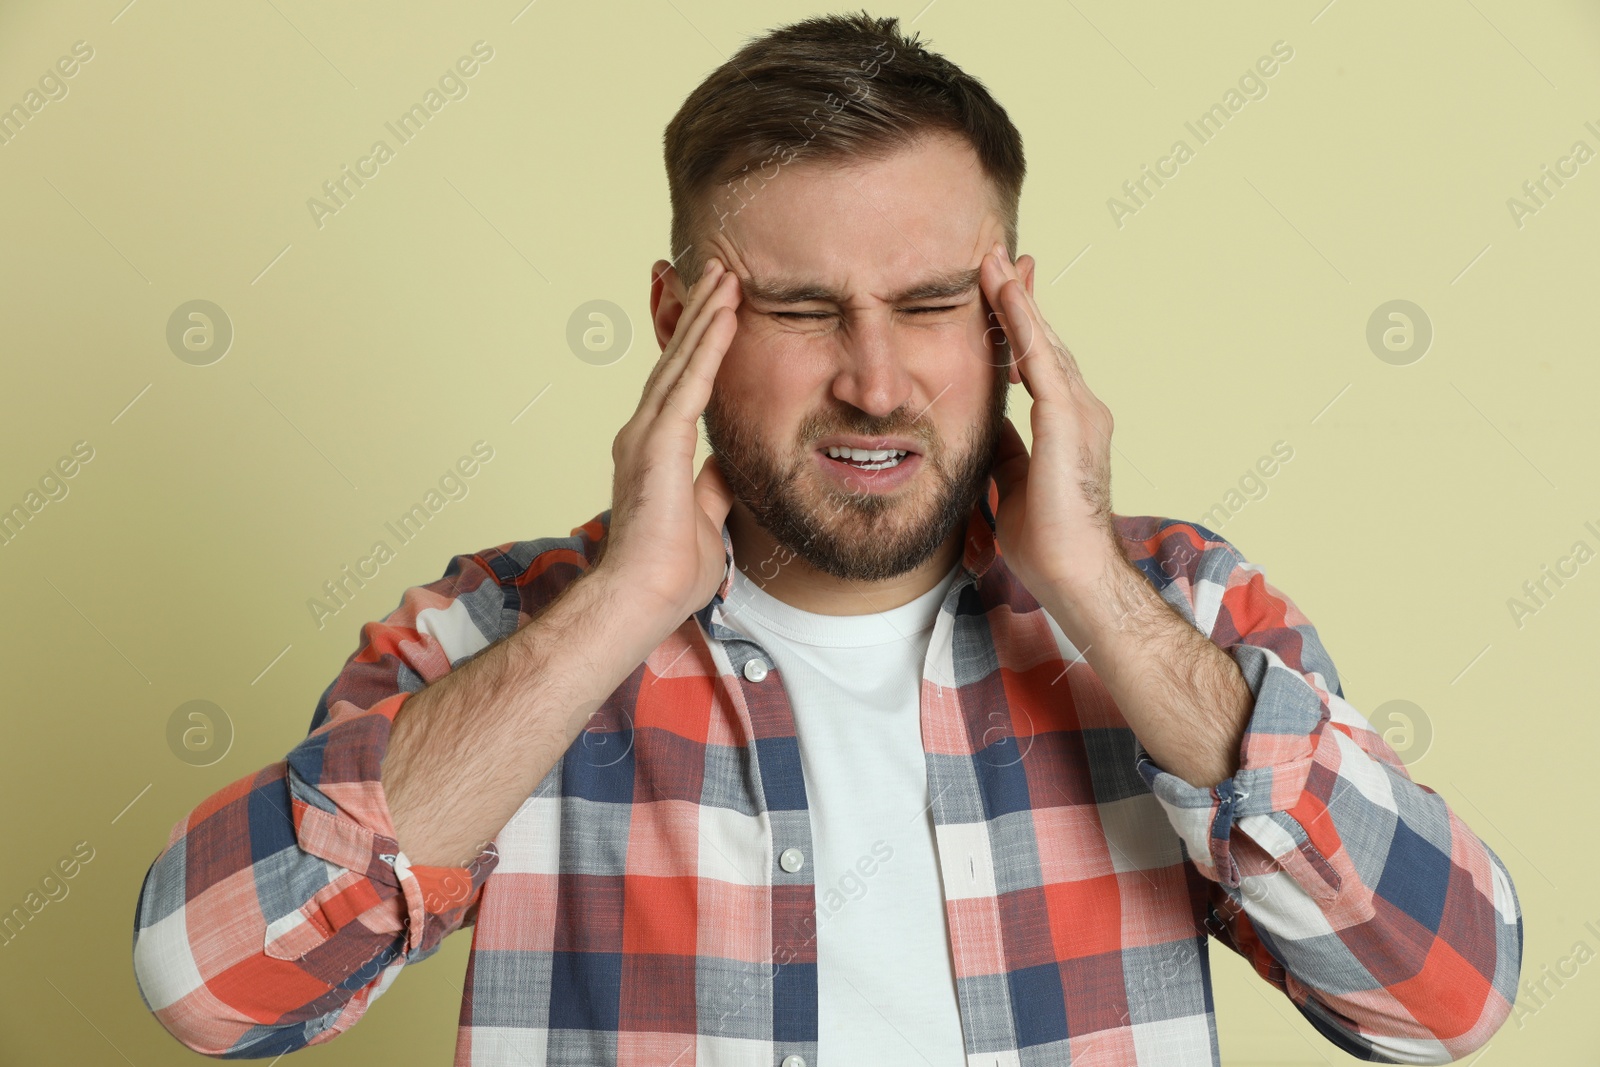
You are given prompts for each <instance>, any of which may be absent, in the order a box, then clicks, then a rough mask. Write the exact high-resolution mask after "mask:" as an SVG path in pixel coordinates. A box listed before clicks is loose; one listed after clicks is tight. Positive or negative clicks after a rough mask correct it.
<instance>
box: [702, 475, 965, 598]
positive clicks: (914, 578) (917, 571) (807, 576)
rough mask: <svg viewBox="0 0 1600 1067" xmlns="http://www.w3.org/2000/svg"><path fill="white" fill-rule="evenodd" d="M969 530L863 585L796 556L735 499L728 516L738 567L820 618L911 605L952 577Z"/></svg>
mask: <svg viewBox="0 0 1600 1067" xmlns="http://www.w3.org/2000/svg"><path fill="white" fill-rule="evenodd" d="M966 529H967V526H966V523H965V522H961V523H958V524H957V526H956V528H955V529H954V530H952V531H951V532H950V536H949V537H947V538H945V541H944V543H943V544H942V545H940V546H939V550H938V551H936V552H935V553H934V554H933V555H931V556H929V557H928V558H927V559H926V560H924V561H923V562H922V563H920V564H918V565H917V566H916V567H913V568H912V569H911V570H909V571H907V572H906V573H904V574H901V575H896V576H895V577H893V578H885V579H882V580H880V581H871V582H864V581H855V580H852V579H848V578H838V577H835V576H834V575H832V574H829V573H827V572H826V571H821V570H818V569H817V568H815V567H813V566H812V565H811V564H810V563H808V562H807V561H806V560H805V559H804V558H802V557H800V556H796V555H795V554H794V553H792V552H791V551H789V550H788V549H786V548H784V547H783V546H782V545H780V544H778V542H777V541H776V540H775V539H774V538H773V537H772V535H771V534H769V533H768V532H767V531H766V530H765V529H764V528H763V527H762V526H761V525H759V524H758V523H757V522H756V521H755V516H753V515H752V514H750V511H749V509H748V508H746V507H745V506H744V504H743V503H741V502H739V501H737V500H736V501H734V504H733V508H732V510H730V511H729V512H728V536H729V537H730V538H731V539H732V541H733V559H734V564H735V566H737V567H738V568H739V570H740V571H741V572H742V573H743V574H744V575H745V577H746V578H748V579H749V580H750V581H752V582H755V583H757V584H758V585H760V587H761V588H762V590H763V591H764V592H766V593H768V594H769V595H771V596H773V597H776V598H777V599H779V600H781V601H783V602H784V603H785V604H788V605H789V606H790V607H794V608H799V609H800V610H801V611H809V612H813V613H815V614H818V615H870V614H873V613H875V612H880V611H888V610H890V609H891V608H898V607H900V606H901V605H903V604H908V603H910V602H911V601H913V600H915V599H916V598H917V597H919V596H921V595H922V594H923V593H926V592H927V591H928V590H930V589H932V588H933V587H934V586H935V585H938V584H939V580H940V579H942V578H943V577H944V576H945V575H946V574H948V573H950V568H951V567H954V566H955V565H956V562H957V561H958V560H959V559H960V558H961V554H962V551H963V548H964V545H965V542H966Z"/></svg>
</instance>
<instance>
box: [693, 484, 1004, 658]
mask: <svg viewBox="0 0 1600 1067" xmlns="http://www.w3.org/2000/svg"><path fill="white" fill-rule="evenodd" d="M999 503H1000V490H999V487H998V486H996V485H995V483H994V479H993V478H991V479H989V483H988V491H987V492H986V493H985V494H984V495H983V496H981V497H979V498H978V502H977V503H976V504H974V505H973V508H972V511H971V513H970V514H969V515H968V516H967V536H966V541H965V545H964V548H963V550H962V554H961V566H962V569H964V570H965V571H966V572H967V574H969V575H970V576H971V577H972V580H973V582H974V583H976V582H977V581H978V580H979V579H981V578H982V577H983V575H984V573H985V572H987V571H988V570H989V568H990V567H991V566H992V565H993V564H994V561H995V558H996V557H997V556H998V555H999V554H1000V549H999V546H998V544H997V543H996V541H995V535H994V530H995V523H994V509H995V508H996V507H998V506H999ZM722 554H723V563H724V567H723V572H722V584H721V585H719V586H717V591H716V592H715V593H714V594H712V597H711V599H710V600H709V601H708V602H707V603H706V605H705V606H704V607H703V608H701V609H700V610H699V611H697V612H695V613H694V614H695V618H697V619H699V620H700V625H701V626H703V627H704V628H705V629H706V632H708V633H711V634H712V635H714V636H724V635H721V634H719V633H718V626H719V625H720V624H714V621H713V614H714V613H719V612H720V609H721V607H722V602H723V601H724V600H726V599H727V598H728V594H729V593H730V592H731V591H732V589H733V567H734V563H733V536H732V535H731V534H730V533H729V532H728V524H727V523H726V522H724V523H723V524H722ZM957 584H958V585H959V584H960V580H959V579H958V580H957Z"/></svg>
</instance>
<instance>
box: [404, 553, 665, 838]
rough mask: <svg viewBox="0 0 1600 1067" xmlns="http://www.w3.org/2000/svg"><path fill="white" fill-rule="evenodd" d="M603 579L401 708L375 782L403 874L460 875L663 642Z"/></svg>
mask: <svg viewBox="0 0 1600 1067" xmlns="http://www.w3.org/2000/svg"><path fill="white" fill-rule="evenodd" d="M622 593H623V591H622V590H620V589H619V588H618V587H617V585H615V584H614V583H613V582H612V580H611V578H610V576H609V575H608V574H604V573H601V572H598V571H596V572H591V573H590V574H587V575H585V576H583V577H582V578H580V579H578V580H576V581H574V582H573V583H572V584H571V585H569V586H568V587H567V588H566V589H565V590H563V591H562V593H561V595H560V596H559V597H558V598H557V599H556V600H555V601H553V602H552V603H551V604H550V605H549V607H548V608H546V609H545V611H543V612H542V613H541V614H540V615H539V616H537V617H536V618H535V619H533V620H532V621H531V622H529V623H527V624H526V625H524V626H522V627H521V628H520V629H518V630H517V631H516V632H515V633H513V634H511V635H510V636H509V637H507V638H505V639H504V640H502V641H500V642H498V643H496V644H494V645H492V646H490V647H489V648H487V649H485V650H484V651H483V652H482V653H480V654H479V655H478V656H477V657H475V658H474V659H472V660H471V661H470V662H468V663H466V664H464V665H463V666H461V667H460V668H459V669H457V670H453V671H451V672H450V673H449V674H447V675H445V676H444V677H442V678H440V679H438V680H437V681H436V682H434V683H433V684H431V685H429V686H427V687H426V688H424V689H422V690H421V691H420V692H417V693H416V694H414V695H413V696H411V697H409V698H407V699H406V701H405V703H404V704H403V705H402V706H401V707H400V709H399V711H398V712H397V713H396V714H395V718H394V728H393V731H392V732H391V734H390V738H389V747H388V750H387V753H386V754H385V756H384V759H383V765H382V780H383V789H384V793H385V796H386V797H387V800H388V804H389V813H390V816H391V818H392V820H393V823H394V828H395V836H396V839H397V840H398V841H399V844H400V848H401V849H402V850H403V851H404V852H405V854H406V856H407V858H408V859H410V861H411V862H412V864H414V865H416V864H421V865H428V866H464V865H466V864H467V863H468V862H470V860H471V859H472V857H474V856H476V855H477V854H478V852H479V851H480V850H481V849H482V847H483V846H484V845H485V844H486V843H487V842H488V841H489V840H490V839H492V838H493V837H494V836H495V835H496V834H498V833H499V832H500V830H501V828H502V827H504V826H505V824H506V823H507V822H508V821H509V820H510V818H511V816H512V815H514V814H516V811H517V809H518V808H519V807H520V806H521V805H522V803H523V801H525V800H526V799H527V798H528V796H529V795H530V794H531V793H532V792H533V790H534V788H535V787H536V786H537V785H538V784H539V782H540V781H541V780H543V778H544V777H545V775H546V774H548V773H549V771H550V769H551V768H552V767H554V766H555V764H556V762H557V761H558V760H559V759H560V758H561V755H562V753H564V752H565V751H566V750H567V748H568V746H570V745H571V743H572V741H573V740H574V739H575V738H576V737H577V735H578V734H579V733H580V732H581V731H582V730H583V728H584V726H585V724H586V723H587V722H588V720H589V718H590V716H591V715H592V714H593V712H594V711H595V709H596V708H598V707H599V705H600V704H601V703H602V702H603V701H604V700H605V698H606V697H607V696H608V695H610V693H611V692H612V691H613V690H615V689H616V687H617V686H618V685H620V684H621V683H622V682H623V680H624V679H626V678H627V676H628V675H629V674H630V673H631V672H632V671H633V670H634V669H635V668H636V667H637V666H638V665H639V664H640V663H641V662H643V660H644V659H645V657H646V656H647V655H648V654H649V653H650V650H651V649H652V648H654V647H655V646H656V645H657V644H658V643H659V642H660V640H661V639H662V637H663V636H665V632H664V631H663V630H662V628H661V626H660V625H659V624H657V623H655V622H654V621H652V620H651V619H649V618H647V617H646V616H645V615H644V614H643V613H641V612H638V611H636V610H631V609H630V608H629V607H628V606H627V604H626V603H625V602H624V600H623V599H622Z"/></svg>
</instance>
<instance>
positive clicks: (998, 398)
mask: <svg viewBox="0 0 1600 1067" xmlns="http://www.w3.org/2000/svg"><path fill="white" fill-rule="evenodd" d="M752 173H753V170H752ZM768 173H770V168H769V170H768ZM740 188H741V192H742V194H743V196H744V198H745V199H744V203H743V205H742V206H741V202H740V200H739V199H738V198H736V197H731V196H725V195H719V196H718V197H717V198H716V202H717V203H718V204H719V208H718V210H719V211H721V212H728V213H729V214H728V215H727V217H725V218H723V219H722V224H721V226H720V228H718V229H716V230H714V231H713V232H712V233H711V234H710V235H709V236H708V237H706V238H703V246H704V247H703V252H704V254H706V255H716V256H719V257H720V258H721V259H722V260H723V262H724V263H726V264H727V266H728V267H729V269H730V270H732V271H733V272H734V273H735V274H737V275H738V277H739V282H740V285H741V287H742V289H743V299H742V301H741V302H740V305H739V307H738V309H737V315H738V328H737V331H736V332H735V334H734V337H733V341H732V344H731V345H730V347H729V349H728V351H727V354H726V355H725V356H724V357H723V360H722V365H721V367H720V369H719V371H718V374H717V378H716V383H715V386H714V387H713V390H712V394H711V401H710V403H709V404H708V405H707V408H706V412H705V426H706V437H707V439H708V441H709V443H710V445H711V448H712V451H713V452H715V453H716V455H717V457H718V460H719V463H720V465H721V467H722V470H723V473H724V475H725V476H726V477H727V479H728V483H729V485H730V487H731V488H732V489H733V492H734V494H735V496H736V498H737V499H738V501H739V502H740V503H742V504H743V505H744V506H745V507H746V508H747V509H748V510H749V511H750V512H751V514H752V515H753V516H754V518H755V520H756V521H757V522H758V523H759V524H760V525H761V526H762V527H763V528H764V529H765V530H766V531H767V532H768V533H769V534H770V535H771V536H772V537H773V539H774V540H776V541H777V542H778V543H779V544H780V545H782V546H784V547H785V548H787V549H789V550H790V551H792V552H794V553H795V554H796V555H798V556H800V557H801V558H802V559H804V560H806V561H807V562H809V563H810V564H811V565H812V566H814V567H816V568H817V569H818V570H821V571H823V572H824V573H827V574H831V575H834V576H836V577H839V578H847V579H851V580H856V581H875V580H881V579H886V578H892V577H895V576H897V575H900V574H904V573H906V572H907V571H909V570H911V569H912V568H914V567H916V566H917V565H919V564H920V563H922V562H923V561H925V560H926V559H928V558H929V557H930V556H931V555H932V554H933V553H934V552H936V551H937V550H938V549H939V547H940V546H941V545H942V544H944V543H945V541H946V540H947V539H948V537H949V536H950V535H951V532H952V531H953V530H955V529H956V528H957V526H958V525H964V522H965V520H966V518H967V516H968V514H969V513H970V512H971V509H972V507H973V506H974V504H975V503H976V502H977V500H978V498H979V497H980V495H981V494H983V493H984V492H986V490H987V487H988V480H989V468H990V466H991V465H992V463H993V459H994V453H995V447H996V443H997V441H998V439H999V432H1000V427H1001V424H1002V420H1003V419H1004V416H1005V404H1006V393H1007V388H1006V387H1007V372H1006V349H1005V348H1003V347H998V346H997V345H996V343H995V342H996V340H997V339H998V338H999V337H1000V336H1001V334H1000V332H999V330H998V328H997V324H996V321H995V320H994V319H993V318H992V317H991V316H990V314H989V310H990V309H989V306H988V303H987V301H986V300H985V299H984V295H983V292H982V290H981V288H980V287H979V284H978V280H977V271H978V266H979V263H980V262H981V261H982V259H983V256H984V254H985V253H986V252H987V251H988V250H989V249H990V247H991V246H992V245H993V243H994V242H995V241H996V240H1004V223H1003V221H1002V220H1001V218H1000V216H999V214H998V213H997V212H996V211H995V209H994V207H993V204H992V193H991V188H990V184H989V182H988V180H987V179H986V178H985V177H984V175H983V172H982V169H981V168H980V166H979V163H978V159H977V156H976V154H975V153H974V152H973V151H972V149H971V148H970V147H969V146H968V145H967V144H966V143H965V142H964V141H962V140H959V139H957V138H954V137H950V136H936V137H932V138H925V139H923V140H922V141H920V142H918V143H917V144H916V145H914V146H912V147H909V148H907V149H904V150H902V151H900V152H898V153H896V154H895V155H893V156H891V157H888V158H886V159H884V160H881V161H877V162H854V161H852V162H850V163H848V164H826V165H825V164H807V163H805V162H804V161H803V156H802V157H801V159H800V160H797V161H796V162H794V163H791V164H790V165H789V166H787V167H783V168H782V169H781V170H780V171H779V172H778V174H777V175H776V177H773V178H771V179H770V180H769V181H767V183H766V184H765V185H764V186H763V185H762V183H761V180H760V179H756V180H753V181H750V182H749V183H748V185H747V186H741V187H740ZM1031 266H1032V264H1031V262H1029V263H1028V267H1029V268H1031ZM1027 281H1028V284H1029V287H1030V289H1031V283H1032V274H1031V269H1030V271H1029V273H1028V274H1027ZM929 283H939V285H940V286H941V288H942V290H943V291H942V292H940V293H932V294H927V295H916V293H915V290H917V289H919V288H925V287H926V286H927V285H928V284H929ZM785 290H788V292H787V293H786V292H784V291H785ZM804 290H810V291H811V292H810V293H809V294H808V293H806V292H804ZM991 328H993V329H991ZM839 446H849V447H852V448H855V449H864V450H868V451H880V450H883V449H886V448H887V449H894V450H896V451H897V452H898V451H902V450H903V451H905V452H906V453H907V454H906V455H905V456H904V457H903V458H900V459H898V460H896V459H894V458H893V457H891V458H889V459H887V460H885V459H874V458H872V457H868V458H866V459H865V460H854V459H851V458H849V457H842V458H836V457H835V456H831V455H830V454H829V449H830V447H833V448H835V449H836V448H837V447H839Z"/></svg>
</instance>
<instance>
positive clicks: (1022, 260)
mask: <svg viewBox="0 0 1600 1067" xmlns="http://www.w3.org/2000/svg"><path fill="white" fill-rule="evenodd" d="M1033 267H1034V262H1033V257H1032V256H1030V255H1027V254H1026V253H1024V254H1023V255H1020V256H1018V257H1017V273H1018V274H1020V275H1021V276H1022V288H1023V290H1024V291H1026V292H1027V294H1028V295H1029V296H1032V295H1033Z"/></svg>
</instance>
